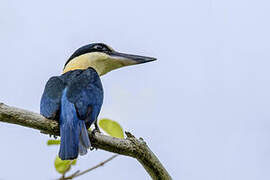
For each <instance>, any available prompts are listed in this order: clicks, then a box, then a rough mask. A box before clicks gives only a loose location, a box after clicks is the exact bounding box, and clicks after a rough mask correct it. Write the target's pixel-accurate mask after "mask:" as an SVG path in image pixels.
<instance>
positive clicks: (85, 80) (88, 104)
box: [66, 68, 103, 124]
mask: <svg viewBox="0 0 270 180" xmlns="http://www.w3.org/2000/svg"><path fill="white" fill-rule="evenodd" d="M66 95H67V99H68V100H69V102H71V103H73V104H74V106H75V108H76V112H77V115H78V118H79V119H81V120H85V121H86V122H89V123H90V124H92V123H93V122H94V121H95V120H96V118H97V116H98V115H99V112H100V109H101V106H102V103H103V89H102V84H101V81H100V78H99V76H98V74H97V72H96V71H95V70H93V69H92V68H89V69H87V70H85V71H83V72H82V73H81V74H80V75H78V76H76V77H75V78H73V79H72V80H71V82H70V83H69V85H68V87H67V94H66Z"/></svg>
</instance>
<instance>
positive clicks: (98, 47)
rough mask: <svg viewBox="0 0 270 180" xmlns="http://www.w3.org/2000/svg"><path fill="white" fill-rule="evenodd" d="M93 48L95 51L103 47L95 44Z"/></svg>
mask: <svg viewBox="0 0 270 180" xmlns="http://www.w3.org/2000/svg"><path fill="white" fill-rule="evenodd" d="M94 48H95V49H97V50H102V48H103V47H102V46H101V45H98V44H97V45H95V46H94Z"/></svg>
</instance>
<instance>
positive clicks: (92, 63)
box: [63, 43, 156, 76]
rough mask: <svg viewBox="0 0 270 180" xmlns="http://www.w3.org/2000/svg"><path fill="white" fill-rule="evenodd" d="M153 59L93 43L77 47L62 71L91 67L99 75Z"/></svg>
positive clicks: (152, 59)
mask: <svg viewBox="0 0 270 180" xmlns="http://www.w3.org/2000/svg"><path fill="white" fill-rule="evenodd" d="M154 60H156V58H152V57H146V56H138V55H131V54H124V53H120V52H117V51H115V50H113V49H112V48H111V47H109V46H107V45H106V44H103V43H93V44H89V45H86V46H83V47H81V48H79V49H77V50H76V51H75V52H74V53H73V54H72V55H71V57H70V58H69V59H68V60H67V62H66V64H65V66H64V70H63V73H66V72H68V71H72V70H75V69H87V68H89V67H92V68H94V69H95V70H96V71H97V72H98V74H99V75H100V76H101V75H104V74H106V73H107V72H110V71H112V70H114V69H117V68H120V67H124V66H130V65H135V64H141V63H146V62H151V61H154Z"/></svg>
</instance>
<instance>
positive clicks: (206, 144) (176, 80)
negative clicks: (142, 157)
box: [0, 0, 270, 180]
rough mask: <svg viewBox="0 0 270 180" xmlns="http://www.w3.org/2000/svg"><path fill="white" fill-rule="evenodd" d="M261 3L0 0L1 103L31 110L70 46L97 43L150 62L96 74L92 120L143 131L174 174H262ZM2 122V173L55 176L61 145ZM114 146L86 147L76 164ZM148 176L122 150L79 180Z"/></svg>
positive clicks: (265, 138) (264, 18)
mask: <svg viewBox="0 0 270 180" xmlns="http://www.w3.org/2000/svg"><path fill="white" fill-rule="evenodd" d="M269 17H270V3H269V1H267V0H256V1H255V0H237V1H235V0H226V1H225V0H223V1H218V0H208V1H206V0H180V1H179V0H175V1H172V0H168V1H157V0H155V1H154V0H149V1H143V0H136V1H124V0H123V1H119V0H114V1H102V0H99V1H52V0H47V1H30V0H28V1H12V0H2V1H1V2H0V27H1V28H0V49H1V53H0V62H1V70H0V82H1V84H2V85H1V89H0V102H4V103H6V104H8V105H13V106H16V107H21V108H24V109H28V110H32V111H35V112H39V101H40V96H41V94H42V91H43V88H44V85H45V83H46V81H47V80H48V78H49V77H50V76H53V75H58V74H60V73H61V70H62V68H63V65H64V63H65V61H66V60H67V58H68V57H69V56H70V55H71V53H73V51H74V50H75V49H77V48H78V47H80V46H82V45H85V44H88V43H91V42H105V43H107V44H109V45H110V46H112V47H113V48H115V49H116V50H118V51H121V52H126V53H133V54H141V55H148V56H154V57H157V58H158V61H156V62H153V63H149V64H143V65H138V66H133V67H127V68H123V69H119V70H116V71H113V72H111V73H109V74H107V75H105V76H104V77H102V82H103V86H104V90H105V101H104V105H103V108H102V112H101V115H100V117H108V118H111V119H114V120H116V121H118V122H120V123H121V124H122V126H123V128H124V129H125V130H127V131H131V132H132V133H133V134H135V135H136V136H138V137H140V136H141V137H143V138H144V139H145V140H146V141H147V142H148V144H149V146H150V147H151V149H152V150H153V152H155V153H156V155H157V156H158V157H159V159H160V160H161V162H162V163H163V164H164V166H165V167H166V168H167V169H168V171H169V172H170V174H171V175H172V177H173V178H174V179H185V180H197V179H200V180H239V179H245V180H257V179H260V180H268V179H269V178H270V171H269V169H270V131H269V129H270V121H269V118H270V111H269V108H270V93H269V92H270V85H269V84H270V71H269V66H270V61H269V59H270V35H269V32H270V24H269ZM48 139H49V138H48V136H46V135H43V134H40V133H39V132H38V131H36V130H32V129H28V128H23V127H19V126H16V125H9V124H4V123H0V142H1V148H0V159H1V163H0V172H1V173H0V179H5V180H8V179H55V178H57V177H58V176H59V175H58V174H57V173H56V172H55V170H54V167H53V160H54V157H55V155H56V154H57V152H58V148H55V147H47V146H46V141H47V140H48ZM109 156H110V153H107V152H104V151H102V150H99V151H96V152H90V153H88V155H87V156H84V157H82V158H80V159H79V161H78V166H77V167H76V168H79V169H81V170H83V169H86V168H88V167H91V166H93V165H95V164H97V163H98V162H100V161H102V160H104V159H106V158H107V157H109ZM90 178H92V179H94V178H96V179H115V180H126V179H129V180H137V179H149V177H148V175H147V174H146V172H145V171H144V169H143V168H142V167H141V166H140V164H139V163H138V162H136V161H135V160H134V159H131V158H127V157H123V156H122V157H118V158H117V159H115V160H113V161H112V162H110V163H109V164H107V165H106V166H105V167H102V168H99V169H97V170H95V171H93V172H91V173H89V174H87V175H85V176H82V177H81V178H78V180H79V179H81V180H84V179H90Z"/></svg>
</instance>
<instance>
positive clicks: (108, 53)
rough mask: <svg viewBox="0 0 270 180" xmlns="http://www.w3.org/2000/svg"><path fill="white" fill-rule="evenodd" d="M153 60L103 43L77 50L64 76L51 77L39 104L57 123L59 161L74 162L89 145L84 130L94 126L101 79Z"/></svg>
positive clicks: (68, 61) (100, 99) (98, 109)
mask: <svg viewBox="0 0 270 180" xmlns="http://www.w3.org/2000/svg"><path fill="white" fill-rule="evenodd" d="M154 60H156V59H155V58H152V57H145V56H137V55H130V54H124V53H119V52H116V51H115V50H113V49H112V48H111V47H109V46H107V45H105V44H103V43H93V44H89V45H86V46H83V47H81V48H79V49H78V50H76V51H75V52H74V53H73V54H72V55H71V57H70V58H69V59H68V60H67V62H66V64H65V66H64V70H63V74H62V75H60V76H54V77H51V78H50V79H49V80H48V82H47V84H46V86H45V89H44V92H43V95H42V97H41V102H40V114H41V115H43V116H44V117H46V118H49V119H54V120H57V121H59V124H60V136H61V144H60V151H59V157H60V158H61V159H62V160H68V159H69V160H71V159H76V158H77V157H78V154H80V155H84V154H86V153H87V149H88V148H89V147H90V146H91V144H90V140H89V137H88V133H87V129H88V128H89V127H90V126H91V125H92V124H93V123H94V125H95V130H97V131H99V129H98V125H97V117H98V115H99V112H100V109H101V106H102V102H103V89H102V84H101V81H100V76H101V75H104V74H106V73H107V72H110V71H112V70H114V69H117V68H120V67H124V66H129V65H135V64H141V63H146V62H150V61H154Z"/></svg>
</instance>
